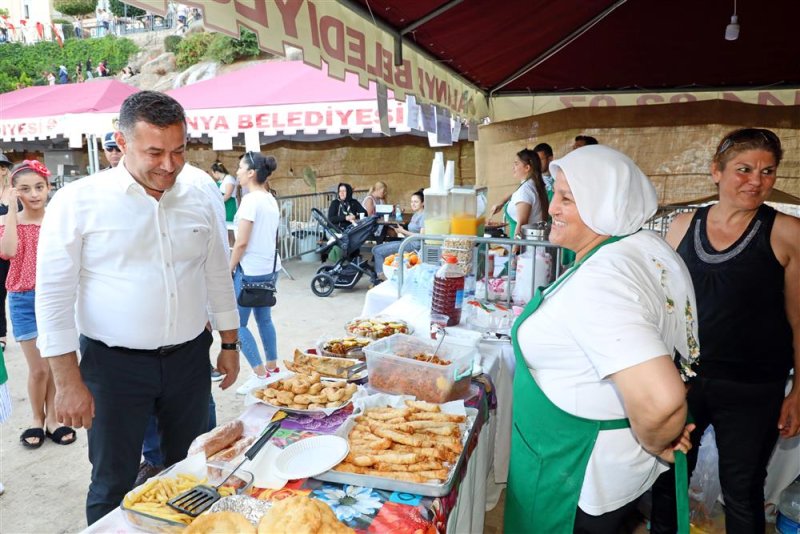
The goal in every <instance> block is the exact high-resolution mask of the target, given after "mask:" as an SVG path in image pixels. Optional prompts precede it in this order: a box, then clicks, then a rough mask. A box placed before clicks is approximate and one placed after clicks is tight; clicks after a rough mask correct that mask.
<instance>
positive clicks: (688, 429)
mask: <svg viewBox="0 0 800 534" xmlns="http://www.w3.org/2000/svg"><path fill="white" fill-rule="evenodd" d="M695 426H696V425H695V424H694V423H692V424H688V425H686V426H685V427H683V432H681V435H680V436H678V437H677V438H675V441H673V442H672V443H671V444H670V446H669V447H667V448H666V449H664V450H663V451H661V453H660V454H657V455H656V456H658V457H659V458H661V459H662V460H664V461H665V462H669V463H671V464H674V463H675V451H681V452H683V454H686V453H688V452H689V451H690V450H692V439H691V438H690V437H689V435H690V434H691V433H692V430H694V429H695Z"/></svg>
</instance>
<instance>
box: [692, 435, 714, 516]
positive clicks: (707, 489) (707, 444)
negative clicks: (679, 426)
mask: <svg viewBox="0 0 800 534" xmlns="http://www.w3.org/2000/svg"><path fill="white" fill-rule="evenodd" d="M721 494H722V489H721V487H720V483H719V452H718V451H717V441H716V437H715V435H714V427H713V426H709V427H708V428H707V429H706V432H705V434H703V437H702V438H701V439H700V450H699V451H698V453H697V466H696V467H695V469H694V473H693V474H692V480H691V481H689V497H690V499H691V500H690V503H689V505H690V508H691V513H690V518H691V522H692V524H693V525H697V526H703V525H711V524H713V518H714V516H715V515H719V514H718V513H717V510H716V508H717V507H719V506H721V505H720V504H719V501H718V499H719V496H720V495H721Z"/></svg>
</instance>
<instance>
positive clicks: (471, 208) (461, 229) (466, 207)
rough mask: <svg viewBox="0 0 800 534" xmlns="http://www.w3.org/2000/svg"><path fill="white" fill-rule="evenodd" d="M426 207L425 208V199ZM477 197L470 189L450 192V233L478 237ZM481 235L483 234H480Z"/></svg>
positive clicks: (457, 189)
mask: <svg viewBox="0 0 800 534" xmlns="http://www.w3.org/2000/svg"><path fill="white" fill-rule="evenodd" d="M425 200H426V207H427V198H426V199H425ZM477 213H478V196H477V194H476V191H475V189H473V188H471V187H454V188H453V189H451V190H450V233H452V234H457V235H478V215H477ZM480 235H483V234H480Z"/></svg>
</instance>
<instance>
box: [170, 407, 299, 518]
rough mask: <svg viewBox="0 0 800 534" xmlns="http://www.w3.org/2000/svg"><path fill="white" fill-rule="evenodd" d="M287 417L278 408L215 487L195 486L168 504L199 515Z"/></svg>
mask: <svg viewBox="0 0 800 534" xmlns="http://www.w3.org/2000/svg"><path fill="white" fill-rule="evenodd" d="M285 418H286V412H284V411H281V410H278V411H277V412H275V415H273V416H272V421H271V422H270V423H269V424H268V425H267V426H266V428H264V431H263V432H262V433H261V436H260V437H259V438H258V440H257V441H256V442H255V443H254V444H253V446H252V447H250V448H249V449H247V452H246V453H244V456H245V458H244V460H242V461H241V462H239V465H237V466H236V467H235V468H234V470H233V471H231V472H230V473H229V474H228V476H226V477H225V479H224V480H223V481H222V482H220V483H219V484H217V485H216V486H214V487H211V486H206V485H202V484H201V485H199V486H195V487H193V488H192V489H190V490H186V491H184V492H183V493H181V494H180V495H177V496H175V497H173V498H172V499H170V500H169V501H167V505H168V506H169V507H170V508H172V509H173V510H176V511H178V512H180V513H182V514H186V515H188V516H190V517H197V516H198V515H200V514H202V513H203V512H205V511H206V510H208V508H209V507H211V505H212V504H214V503H215V502H217V501H218V500H220V499H221V498H222V495H220V493H219V488H221V487H222V486H223V485H224V484H225V483H226V482H227V481H228V479H229V478H231V476H233V474H234V473H235V472H236V471H238V470H239V468H240V467H242V464H244V463H245V462H246V461H247V460H251V461H252V460H253V458H255V457H256V455H257V454H258V453H259V452H260V451H261V449H262V448H263V447H264V445H265V444H266V443H267V442H268V441H269V440H270V438H271V437H272V436H273V435H274V434H275V432H277V431H278V429H279V428H280V427H281V421H283V420H284V419H285Z"/></svg>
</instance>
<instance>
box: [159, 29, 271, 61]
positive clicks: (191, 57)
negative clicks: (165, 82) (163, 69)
mask: <svg viewBox="0 0 800 534" xmlns="http://www.w3.org/2000/svg"><path fill="white" fill-rule="evenodd" d="M239 35H240V38H239V39H233V38H231V37H228V36H227V35H224V34H221V33H196V34H192V35H190V36H189V37H187V38H186V39H184V40H183V41H182V42H181V43H180V44H178V52H177V57H176V61H177V64H178V67H179V68H181V69H185V68H187V67H189V66H191V65H194V64H195V63H198V62H200V60H202V59H211V60H214V61H218V62H220V63H223V64H230V63H233V62H234V61H236V60H239V59H244V58H250V57H258V56H259V55H260V54H261V50H260V49H259V48H258V38H257V37H256V34H255V33H253V32H251V31H250V30H246V29H243V30H241V33H240V34H239ZM200 36H204V37H202V38H201V37H200ZM165 47H166V43H165Z"/></svg>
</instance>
